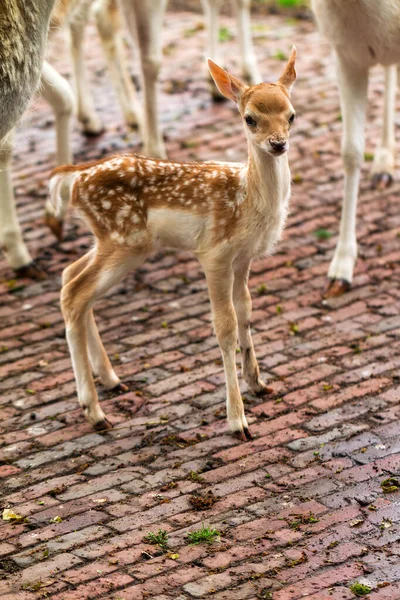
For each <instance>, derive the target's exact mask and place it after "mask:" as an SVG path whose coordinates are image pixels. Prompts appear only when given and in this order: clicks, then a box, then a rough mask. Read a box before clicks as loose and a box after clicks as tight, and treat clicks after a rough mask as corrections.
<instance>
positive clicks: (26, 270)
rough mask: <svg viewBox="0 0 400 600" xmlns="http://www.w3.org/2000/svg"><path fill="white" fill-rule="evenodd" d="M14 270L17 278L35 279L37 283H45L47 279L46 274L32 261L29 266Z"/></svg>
mask: <svg viewBox="0 0 400 600" xmlns="http://www.w3.org/2000/svg"><path fill="white" fill-rule="evenodd" d="M14 270H15V275H16V277H17V278H20V277H21V278H22V277H27V278H28V279H34V280H35V281H44V280H45V279H47V275H46V272H45V271H43V269H42V268H41V267H39V265H37V264H36V263H35V261H32V262H30V263H28V264H27V265H24V266H23V267H19V268H18V269H14Z"/></svg>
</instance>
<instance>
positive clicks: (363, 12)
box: [312, 0, 400, 68]
mask: <svg viewBox="0 0 400 600" xmlns="http://www.w3.org/2000/svg"><path fill="white" fill-rule="evenodd" d="M312 8H313V10H314V13H315V16H316V19H317V23H318V26H319V28H320V29H321V31H322V33H323V34H324V35H325V36H326V37H327V38H328V40H329V41H330V42H331V44H332V45H333V46H334V48H335V49H336V51H337V52H338V53H339V54H340V55H341V56H342V57H343V58H344V59H345V60H346V61H347V62H349V63H351V64H354V65H355V66H357V67H359V68H367V67H370V66H372V65H375V64H382V65H386V66H388V65H391V64H394V63H398V62H400V2H399V0H379V1H378V0H312Z"/></svg>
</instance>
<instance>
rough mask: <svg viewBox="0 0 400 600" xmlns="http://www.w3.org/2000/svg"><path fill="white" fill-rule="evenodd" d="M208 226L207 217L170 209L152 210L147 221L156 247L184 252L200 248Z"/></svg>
mask: <svg viewBox="0 0 400 600" xmlns="http://www.w3.org/2000/svg"><path fill="white" fill-rule="evenodd" d="M206 224H207V217H206V216H203V215H198V214H193V213H189V212H187V211H184V210H178V209H168V208H154V209H151V210H150V211H149V214H148V219H147V225H148V228H149V231H150V233H151V235H152V238H153V242H154V245H155V246H156V247H163V246H168V247H170V248H178V249H182V250H196V249H197V248H198V247H199V245H200V244H201V240H202V237H203V235H204V232H205V229H206Z"/></svg>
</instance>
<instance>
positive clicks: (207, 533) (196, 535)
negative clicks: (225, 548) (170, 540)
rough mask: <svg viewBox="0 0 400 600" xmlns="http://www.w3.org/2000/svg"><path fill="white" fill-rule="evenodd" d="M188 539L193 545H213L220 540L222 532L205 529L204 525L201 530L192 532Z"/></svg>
mask: <svg viewBox="0 0 400 600" xmlns="http://www.w3.org/2000/svg"><path fill="white" fill-rule="evenodd" d="M186 537H187V539H188V540H189V542H190V543H191V544H212V543H213V542H216V541H218V540H219V537H220V532H219V531H217V530H216V529H210V528H209V527H205V526H204V523H203V525H202V526H201V528H200V529H197V530H195V531H190V532H189V533H188V534H187V536H186Z"/></svg>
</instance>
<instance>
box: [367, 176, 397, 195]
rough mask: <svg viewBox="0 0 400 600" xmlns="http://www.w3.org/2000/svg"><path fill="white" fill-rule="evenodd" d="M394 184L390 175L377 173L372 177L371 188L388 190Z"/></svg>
mask: <svg viewBox="0 0 400 600" xmlns="http://www.w3.org/2000/svg"><path fill="white" fill-rule="evenodd" d="M392 183H393V177H392V175H391V174H390V173H375V174H374V175H373V176H372V180H371V187H372V189H373V190H380V191H382V190H386V189H387V188H388V187H390V186H391V185H392Z"/></svg>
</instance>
